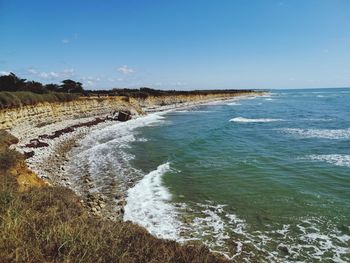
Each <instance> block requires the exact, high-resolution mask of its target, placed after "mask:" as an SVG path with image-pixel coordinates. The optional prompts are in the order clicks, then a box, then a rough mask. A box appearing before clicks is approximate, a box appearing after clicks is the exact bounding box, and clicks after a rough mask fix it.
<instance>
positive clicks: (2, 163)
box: [0, 148, 23, 171]
mask: <svg viewBox="0 0 350 263" xmlns="http://www.w3.org/2000/svg"><path fill="white" fill-rule="evenodd" d="M22 158H23V156H22V155H21V154H20V153H19V152H17V151H15V150H10V149H6V148H2V149H0V170H3V171H6V170H8V169H10V168H11V167H14V166H15V165H16V163H17V161H18V160H19V159H22Z"/></svg>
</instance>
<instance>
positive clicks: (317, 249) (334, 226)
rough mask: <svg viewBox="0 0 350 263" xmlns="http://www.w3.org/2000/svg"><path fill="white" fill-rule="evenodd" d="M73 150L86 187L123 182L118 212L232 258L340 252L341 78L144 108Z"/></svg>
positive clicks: (346, 191) (344, 216)
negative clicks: (335, 82)
mask: <svg viewBox="0 0 350 263" xmlns="http://www.w3.org/2000/svg"><path fill="white" fill-rule="evenodd" d="M74 154H75V165H76V166H77V167H76V169H84V170H88V171H89V173H90V175H91V176H92V180H93V182H94V184H95V188H94V191H98V192H102V193H106V194H108V193H111V192H113V191H118V184H120V185H125V186H124V187H123V189H119V191H120V190H123V191H125V193H126V206H125V214H124V220H125V221H132V222H134V223H136V224H139V225H141V226H143V227H145V228H146V229H147V230H148V231H149V232H150V233H151V234H153V235H154V236H156V237H159V238H164V239H171V240H177V241H178V242H181V243H190V244H205V245H206V246H208V247H209V248H210V249H211V250H212V251H214V252H218V253H221V254H223V255H225V256H226V257H228V258H230V259H232V260H233V261H234V262H235V261H236V262H350V88H349V89H347V88H342V89H338V88H334V89H303V90H271V91H269V93H267V94H266V95H263V96H246V97H239V98H235V99H232V100H228V101H220V102H215V103H207V104H203V105H200V106H198V105H197V106H193V107H188V108H182V109H174V110H170V111H165V112H160V113H150V114H148V115H147V116H144V117H141V118H138V119H133V120H131V121H129V122H126V123H118V124H114V125H110V126H107V127H105V128H103V129H100V130H95V131H94V132H92V133H91V134H89V135H88V136H87V137H86V138H85V139H83V140H82V141H81V142H80V143H79V146H78V147H77V149H75V153H74ZM72 165H74V164H72ZM111 182H112V183H111ZM128 182H131V183H130V184H129V186H130V187H127V185H128V184H127V183H128ZM123 183H124V184H123ZM112 186H113V187H112Z"/></svg>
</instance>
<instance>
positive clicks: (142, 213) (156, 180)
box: [124, 162, 179, 240]
mask: <svg viewBox="0 0 350 263" xmlns="http://www.w3.org/2000/svg"><path fill="white" fill-rule="evenodd" d="M169 170H170V165H169V163H168V162H167V163H165V164H162V165H160V166H158V168H157V169H156V170H154V171H152V172H150V173H149V174H147V175H145V176H144V177H143V178H142V180H141V181H139V182H138V183H137V184H136V185H135V186H134V187H133V188H131V189H129V190H128V192H127V194H128V196H127V199H126V201H127V204H126V206H125V214H124V220H130V221H132V222H134V223H137V224H139V225H141V226H143V227H145V228H146V229H147V230H148V231H149V232H150V233H151V234H153V235H155V236H157V237H160V238H165V239H173V240H175V239H177V238H178V233H177V232H178V226H179V223H178V222H177V220H176V211H175V207H174V206H173V205H172V204H170V203H169V201H170V199H171V194H170V193H169V191H168V189H167V188H166V187H164V186H163V184H162V176H163V174H165V173H166V172H168V171H169Z"/></svg>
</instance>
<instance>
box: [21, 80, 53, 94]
mask: <svg viewBox="0 0 350 263" xmlns="http://www.w3.org/2000/svg"><path fill="white" fill-rule="evenodd" d="M24 90H25V91H31V92H34V93H39V94H44V93H48V92H49V91H48V90H47V89H46V88H45V86H44V85H43V84H41V83H40V82H37V81H27V82H26V83H25V89H24Z"/></svg>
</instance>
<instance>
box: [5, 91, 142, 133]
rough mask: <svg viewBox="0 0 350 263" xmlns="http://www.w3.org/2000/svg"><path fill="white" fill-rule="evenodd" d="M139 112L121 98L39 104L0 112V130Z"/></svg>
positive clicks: (135, 105) (131, 103) (138, 109)
mask: <svg viewBox="0 0 350 263" xmlns="http://www.w3.org/2000/svg"><path fill="white" fill-rule="evenodd" d="M126 109H128V110H131V111H133V112H134V113H137V112H141V108H140V107H139V106H138V104H137V103H135V102H132V101H130V102H128V101H126V100H125V98H123V97H105V98H80V99H78V100H74V101H70V102H60V103H40V104H37V105H29V106H23V107H19V108H13V109H5V110H1V111H0V129H12V128H14V127H18V126H34V127H38V126H44V125H47V124H51V123H55V122H59V121H64V120H70V119H79V118H86V117H93V116H104V115H108V114H111V113H112V112H114V111H118V110H126Z"/></svg>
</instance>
